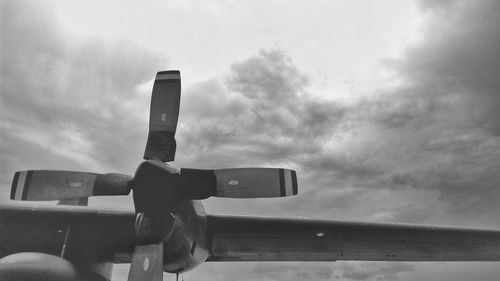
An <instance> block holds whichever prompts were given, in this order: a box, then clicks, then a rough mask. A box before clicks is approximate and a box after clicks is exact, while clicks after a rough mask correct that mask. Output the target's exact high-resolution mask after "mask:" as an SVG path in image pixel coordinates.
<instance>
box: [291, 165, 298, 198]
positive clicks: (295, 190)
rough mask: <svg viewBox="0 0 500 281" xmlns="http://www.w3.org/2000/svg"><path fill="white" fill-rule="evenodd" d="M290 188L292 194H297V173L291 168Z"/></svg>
mask: <svg viewBox="0 0 500 281" xmlns="http://www.w3.org/2000/svg"><path fill="white" fill-rule="evenodd" d="M292 190H293V195H297V194H298V188H297V173H296V172H295V171H294V170H292Z"/></svg>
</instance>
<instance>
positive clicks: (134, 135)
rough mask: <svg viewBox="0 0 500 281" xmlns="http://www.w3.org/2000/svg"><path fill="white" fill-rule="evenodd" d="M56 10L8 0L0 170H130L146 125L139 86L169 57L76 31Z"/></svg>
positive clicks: (36, 3)
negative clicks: (66, 25) (68, 27)
mask: <svg viewBox="0 0 500 281" xmlns="http://www.w3.org/2000/svg"><path fill="white" fill-rule="evenodd" d="M52 10H53V9H52V8H51V5H50V2H44V3H41V2H39V1H31V2H20V1H2V10H1V13H2V16H1V21H2V23H1V32H0V34H1V36H2V38H1V44H2V46H1V55H0V57H1V61H2V63H1V79H2V80H1V93H2V95H1V101H2V110H1V112H0V116H1V117H0V118H1V119H2V124H1V126H2V131H3V133H2V138H1V147H0V149H1V154H2V167H1V170H2V171H1V176H2V178H4V179H5V178H8V179H9V178H10V176H11V175H12V173H13V172H14V171H15V170H22V169H29V168H37V169H40V168H54V169H56V168H57V169H76V170H93V171H100V172H105V171H109V170H119V171H122V172H130V169H131V168H132V169H133V165H131V163H133V162H135V163H138V162H139V161H140V159H141V151H140V149H141V148H142V147H144V141H145V135H146V132H147V112H146V111H144V110H143V109H144V108H148V100H149V93H148V94H144V93H141V92H140V91H139V90H138V86H139V85H141V84H143V83H145V82H146V81H148V80H150V79H152V77H154V73H155V72H156V71H157V70H159V69H162V68H163V67H164V66H165V58H163V57H161V56H159V55H156V54H154V53H151V52H149V51H147V50H144V49H143V48H141V47H139V46H137V45H136V44H134V43H132V42H128V41H120V40H119V39H118V40H117V41H106V40H104V39H101V38H92V37H87V38H81V37H78V36H72V32H71V31H69V30H65V29H63V28H62V27H61V26H60V24H58V22H57V17H55V15H54V14H53V12H52ZM124 152H127V153H124ZM134 160H135V161H134Z"/></svg>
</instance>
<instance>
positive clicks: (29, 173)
mask: <svg viewBox="0 0 500 281" xmlns="http://www.w3.org/2000/svg"><path fill="white" fill-rule="evenodd" d="M32 175H33V171H27V172H26V179H25V180H24V187H23V195H22V197H21V200H26V196H27V195H28V189H29V186H30V181H31V176H32Z"/></svg>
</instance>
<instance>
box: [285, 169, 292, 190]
mask: <svg viewBox="0 0 500 281" xmlns="http://www.w3.org/2000/svg"><path fill="white" fill-rule="evenodd" d="M284 173H285V176H284V178H285V194H286V195H292V194H293V185H292V171H291V170H288V169H285V172H284Z"/></svg>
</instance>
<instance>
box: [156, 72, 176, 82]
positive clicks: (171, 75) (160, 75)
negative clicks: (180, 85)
mask: <svg viewBox="0 0 500 281" xmlns="http://www.w3.org/2000/svg"><path fill="white" fill-rule="evenodd" d="M180 79H181V72H180V71H179V70H166V71H159V72H157V73H156V78H155V80H180Z"/></svg>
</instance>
